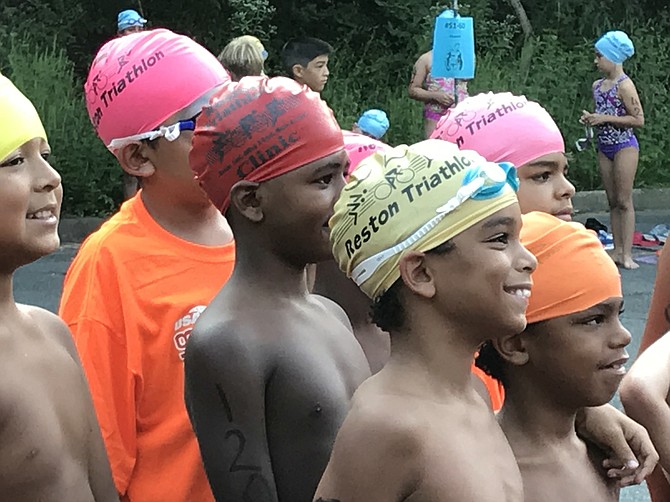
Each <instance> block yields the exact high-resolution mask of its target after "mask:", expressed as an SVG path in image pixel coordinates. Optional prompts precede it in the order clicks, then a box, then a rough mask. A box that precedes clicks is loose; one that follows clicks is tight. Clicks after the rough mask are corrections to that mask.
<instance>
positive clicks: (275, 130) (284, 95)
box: [189, 77, 344, 213]
mask: <svg viewBox="0 0 670 502" xmlns="http://www.w3.org/2000/svg"><path fill="white" fill-rule="evenodd" d="M343 148H344V141H343V139H342V130H341V129H340V126H339V125H338V124H337V121H336V120H335V117H334V116H333V112H332V111H331V110H330V108H328V106H327V105H326V103H325V101H322V100H321V97H320V96H319V94H318V93H316V92H313V91H311V90H309V89H308V88H307V87H306V86H302V85H300V84H298V83H297V82H295V81H294V80H292V79H289V78H285V77H275V78H267V77H244V78H243V79H242V80H240V81H239V82H231V83H229V84H226V85H224V86H223V87H222V88H221V89H220V90H219V91H217V93H216V94H215V95H214V96H213V97H212V99H211V100H210V103H209V105H208V106H206V107H205V108H203V111H202V114H201V115H200V116H199V117H198V120H197V122H196V129H195V133H194V135H193V146H192V148H191V153H190V156H189V161H190V165H191V169H193V171H194V172H195V175H196V178H197V179H198V180H199V181H200V185H201V186H202V188H203V189H204V190H205V192H207V195H208V196H209V198H210V200H211V201H212V203H213V204H214V205H215V206H216V207H217V208H219V210H220V211H221V212H222V213H225V212H226V210H227V209H228V206H229V204H230V189H231V188H232V187H233V185H235V183H237V182H238V181H240V180H249V181H256V182H262V181H266V180H269V179H272V178H276V177H277V176H281V175H282V174H285V173H287V172H290V171H293V170H295V169H298V168H300V167H302V166H304V165H305V164H309V163H310V162H314V161H316V160H319V159H321V158H323V157H326V156H328V155H330V154H332V153H335V152H337V151H339V150H342V149H343Z"/></svg>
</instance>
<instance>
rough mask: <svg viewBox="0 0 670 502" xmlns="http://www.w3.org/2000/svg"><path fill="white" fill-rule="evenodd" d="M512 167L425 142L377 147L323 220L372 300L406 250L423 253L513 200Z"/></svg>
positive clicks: (346, 267) (341, 260) (339, 256)
mask: <svg viewBox="0 0 670 502" xmlns="http://www.w3.org/2000/svg"><path fill="white" fill-rule="evenodd" d="M517 188H518V178H517V177H516V170H515V169H514V166H513V165H512V164H509V163H504V162H503V163H500V164H495V163H492V162H488V161H486V159H484V157H482V156H481V155H479V154H478V153H476V152H474V151H471V150H459V149H458V147H457V146H456V145H454V144H453V143H448V142H446V141H442V140H439V139H429V140H426V141H422V142H420V143H417V144H414V145H411V146H407V145H401V146H398V147H396V148H392V149H389V150H385V151H383V152H381V151H379V152H377V153H375V154H373V155H372V156H370V157H368V158H367V159H365V160H364V161H362V162H361V163H360V164H359V166H358V168H357V169H356V170H355V171H354V172H353V173H351V177H350V178H349V181H348V183H347V185H346V186H345V187H344V190H343V191H342V194H341V195H340V198H339V200H338V201H337V203H336V204H335V213H334V214H333V217H332V218H331V220H330V222H329V225H330V229H331V233H330V241H331V244H332V245H333V254H334V255H335V259H336V260H337V263H338V264H339V266H340V268H341V269H342V271H344V272H345V273H346V274H347V276H348V277H350V278H351V279H353V280H354V282H356V284H358V286H359V287H360V288H361V289H362V290H363V292H364V293H365V294H366V295H368V296H369V297H370V298H372V299H375V298H377V297H379V296H381V295H382V294H383V293H384V292H385V291H386V290H387V289H388V288H390V287H391V286H392V285H393V283H394V282H395V281H396V280H398V278H399V277H400V271H399V269H398V263H399V261H400V257H401V256H402V254H403V252H405V251H407V250H416V251H421V252H425V251H429V250H431V249H433V248H435V247H437V246H439V245H440V244H443V243H444V242H446V241H448V240H449V239H451V238H453V237H455V236H456V235H458V234H460V233H461V232H463V231H464V230H467V229H468V228H470V227H472V226H473V225H475V224H477V223H479V222H480V221H482V220H484V219H485V218H487V217H489V216H490V215H492V214H493V213H495V212H497V211H499V210H501V209H503V208H505V207H507V206H510V205H512V204H515V203H517V198H516V193H515V192H516V189H517Z"/></svg>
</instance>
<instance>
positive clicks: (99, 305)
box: [59, 196, 235, 502]
mask: <svg viewBox="0 0 670 502" xmlns="http://www.w3.org/2000/svg"><path fill="white" fill-rule="evenodd" d="M234 261H235V246H234V243H230V244H227V245H224V246H201V245H197V244H193V243H190V242H187V241H184V240H182V239H179V238H177V237H175V236H174V235H172V234H170V233H169V232H167V231H166V230H164V229H163V228H162V227H160V226H159V225H158V223H156V221H154V219H153V218H152V217H151V216H150V215H149V213H148V212H147V210H146V208H145V207H144V204H143V203H142V199H141V197H140V196H136V197H134V198H133V199H131V200H129V201H128V202H126V203H125V204H123V206H122V207H121V210H120V211H119V212H118V213H117V214H116V215H114V216H113V217H112V218H111V219H110V220H109V221H107V222H106V223H105V224H104V225H103V226H102V227H101V228H100V229H99V230H98V231H97V232H95V233H93V234H92V235H90V236H89V237H88V239H86V240H85V241H84V243H83V244H82V246H81V249H80V250H79V252H78V254H77V256H76V257H75V259H74V261H73V263H72V265H71V266H70V269H69V270H68V272H67V275H66V277H65V284H64V287H63V296H62V298H61V305H60V312H59V314H60V316H61V317H62V318H63V319H64V320H65V322H66V323H67V325H68V326H69V327H70V329H71V330H72V333H73V335H74V338H75V342H76V344H77V349H78V350H79V354H80V356H81V359H82V363H83V366H84V369H85V371H86V375H87V377H88V380H89V385H90V387H91V393H92V395H93V401H94V404H95V408H96V412H97V415H98V420H99V421H100V427H101V429H102V435H103V438H104V440H105V446H106V447H107V454H108V455H109V459H110V463H111V466H112V473H113V476H114V482H115V483H116V488H117V489H118V491H119V493H120V494H121V495H122V498H121V500H122V501H131V502H132V501H138V502H144V501H147V502H149V501H152V502H153V501H160V502H170V501H174V502H184V501H191V500H192V501H197V502H209V501H213V500H214V497H213V496H212V493H211V490H210V488H209V483H208V482H207V477H206V476H205V471H204V468H203V466H202V460H201V458H200V451H199V449H198V444H197V441H196V438H195V435H194V434H193V429H192V428H191V423H190V421H189V419H188V415H187V413H186V406H185V404H184V365H183V357H184V349H185V345H186V340H187V339H188V336H189V335H190V332H191V329H192V328H193V325H194V323H195V321H196V320H197V319H198V317H199V316H200V314H201V313H202V311H203V310H204V309H205V306H206V305H207V304H208V303H209V302H210V301H211V299H212V298H213V297H214V295H215V294H216V293H217V292H218V291H219V290H220V289H221V287H222V286H223V284H224V283H225V282H226V281H227V280H228V278H229V277H230V274H231V273H232V269H233V265H234Z"/></svg>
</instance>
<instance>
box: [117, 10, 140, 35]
mask: <svg viewBox="0 0 670 502" xmlns="http://www.w3.org/2000/svg"><path fill="white" fill-rule="evenodd" d="M145 24H147V20H146V19H144V18H143V17H142V16H140V14H139V12H137V11H136V10H133V9H128V10H122V11H121V12H119V15H118V17H117V19H116V26H117V30H118V31H123V30H126V29H128V28H132V27H133V26H144V25H145Z"/></svg>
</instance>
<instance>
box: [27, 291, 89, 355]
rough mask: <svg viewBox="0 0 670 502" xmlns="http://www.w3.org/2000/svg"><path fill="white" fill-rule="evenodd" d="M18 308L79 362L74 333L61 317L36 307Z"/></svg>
mask: <svg viewBox="0 0 670 502" xmlns="http://www.w3.org/2000/svg"><path fill="white" fill-rule="evenodd" d="M18 308H19V311H20V312H22V313H23V314H25V315H26V316H28V318H29V319H30V320H31V321H32V322H33V323H34V325H35V326H36V327H37V328H38V329H39V330H40V331H41V332H42V333H43V334H44V335H45V336H46V337H47V338H49V339H52V340H53V341H55V342H56V343H58V344H59V345H62V346H63V347H64V348H65V349H66V350H67V351H68V352H69V353H70V355H71V356H72V357H73V358H74V359H75V360H76V361H79V356H78V355H77V349H76V348H75V345H74V340H73V339H72V333H71V332H70V329H69V328H68V327H67V324H65V322H64V321H63V320H62V319H61V318H60V317H58V316H57V315H56V314H54V313H52V312H49V311H48V310H45V309H43V308H41V307H36V306H34V305H24V304H19V305H18Z"/></svg>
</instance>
